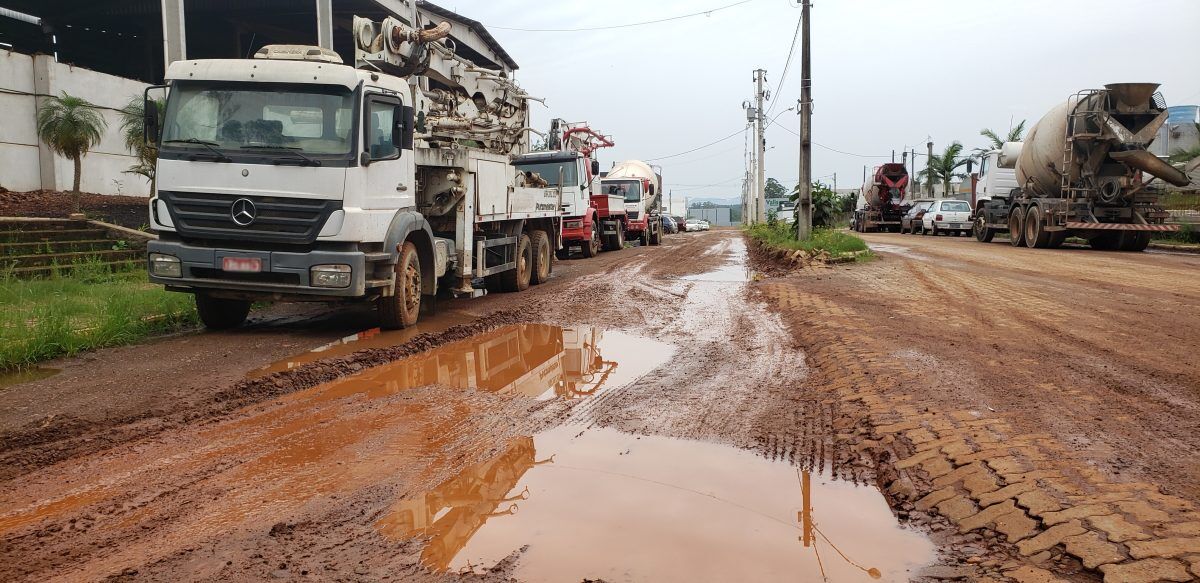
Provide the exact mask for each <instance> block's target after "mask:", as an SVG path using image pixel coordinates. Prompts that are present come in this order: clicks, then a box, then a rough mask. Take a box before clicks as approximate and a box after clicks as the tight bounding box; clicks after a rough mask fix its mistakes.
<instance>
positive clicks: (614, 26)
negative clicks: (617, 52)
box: [486, 0, 754, 32]
mask: <svg viewBox="0 0 1200 583" xmlns="http://www.w3.org/2000/svg"><path fill="white" fill-rule="evenodd" d="M753 1H754V0H741V1H740V2H734V3H733V4H726V5H724V6H718V7H716V8H710V9H708V10H701V11H700V12H693V13H691V14H681V15H679V16H671V17H668V18H659V19H657V20H646V21H643V22H629V23H626V24H613V25H609V26H589V27H584V28H516V27H510V26H492V25H490V24H489V25H486V26H487V28H494V29H497V30H517V31H521V32H584V31H588V30H612V29H614V28H629V27H631V26H645V25H647V24H658V23H661V22H670V21H672V20H682V19H684V18H691V17H693V16H706V15H711V14H712V13H713V12H717V11H718V10H725V9H727V8H733V7H734V6H740V5H742V4H746V3H748V2H753Z"/></svg>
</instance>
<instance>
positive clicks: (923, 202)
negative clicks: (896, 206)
mask: <svg viewBox="0 0 1200 583" xmlns="http://www.w3.org/2000/svg"><path fill="white" fill-rule="evenodd" d="M936 202H937V201H936V200H934V199H932V198H918V199H917V200H914V201H913V205H912V208H910V209H908V212H907V213H904V216H903V217H901V218H900V234H904V233H912V234H914V235H915V234H917V233H920V232H921V219H922V218H924V216H925V211H927V210H929V207H931V206H933V205H934V203H936Z"/></svg>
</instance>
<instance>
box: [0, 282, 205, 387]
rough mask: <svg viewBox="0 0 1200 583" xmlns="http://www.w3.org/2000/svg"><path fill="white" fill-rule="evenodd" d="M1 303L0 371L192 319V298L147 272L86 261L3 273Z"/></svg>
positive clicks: (166, 328)
mask: <svg viewBox="0 0 1200 583" xmlns="http://www.w3.org/2000/svg"><path fill="white" fill-rule="evenodd" d="M0 306H3V310H0V371H2V370H12V369H19V368H23V367H27V366H30V365H33V364H36V363H38V362H40V361H44V360H49V359H51V358H56V357H59V356H69V355H72V354H76V353H79V352H81V351H85V350H91V349H95V348H105V347H111V346H119V345H123V344H130V343H133V342H137V341H139V340H141V339H143V338H146V337H148V336H152V335H155V334H162V333H166V332H172V331H175V330H180V329H183V328H187V327H190V326H193V325H195V324H196V323H197V318H196V313H195V306H194V305H193V304H192V301H191V298H190V297H188V296H187V295H186V294H174V293H168V292H166V291H164V290H163V289H162V288H161V286H154V285H151V284H150V283H149V282H147V281H146V272H145V271H143V270H141V269H130V270H125V271H119V272H111V271H109V270H108V268H107V267H106V266H92V265H89V264H84V265H80V266H77V267H75V268H74V271H73V273H71V275H69V276H62V277H53V278H49V279H41V280H20V279H15V278H12V277H8V276H7V275H6V274H3V273H0Z"/></svg>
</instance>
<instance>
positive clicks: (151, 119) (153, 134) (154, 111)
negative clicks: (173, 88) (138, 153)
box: [142, 85, 166, 146]
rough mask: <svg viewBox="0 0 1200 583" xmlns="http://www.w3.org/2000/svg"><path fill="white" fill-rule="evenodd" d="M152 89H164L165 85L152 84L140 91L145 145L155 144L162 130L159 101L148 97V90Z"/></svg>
mask: <svg viewBox="0 0 1200 583" xmlns="http://www.w3.org/2000/svg"><path fill="white" fill-rule="evenodd" d="M154 89H160V90H161V89H166V86H165V85H152V86H150V87H147V88H146V90H145V91H143V92H142V141H143V142H144V143H145V144H146V145H147V146H157V145H158V137H159V133H160V132H161V131H162V128H161V127H160V124H159V114H160V113H161V111H160V107H159V103H160V101H159V100H157V99H154V98H153V97H150V91H151V90H154Z"/></svg>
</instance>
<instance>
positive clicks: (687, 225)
mask: <svg viewBox="0 0 1200 583" xmlns="http://www.w3.org/2000/svg"><path fill="white" fill-rule="evenodd" d="M683 230H684V231H687V232H688V233H691V232H693V231H707V230H708V221H702V220H700V219H688V220H686V221H684V222H683Z"/></svg>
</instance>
